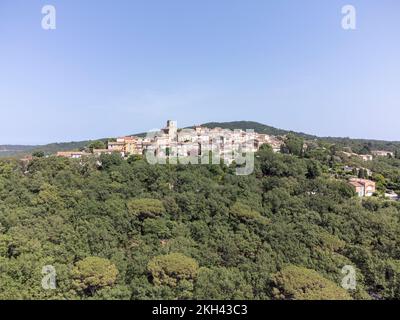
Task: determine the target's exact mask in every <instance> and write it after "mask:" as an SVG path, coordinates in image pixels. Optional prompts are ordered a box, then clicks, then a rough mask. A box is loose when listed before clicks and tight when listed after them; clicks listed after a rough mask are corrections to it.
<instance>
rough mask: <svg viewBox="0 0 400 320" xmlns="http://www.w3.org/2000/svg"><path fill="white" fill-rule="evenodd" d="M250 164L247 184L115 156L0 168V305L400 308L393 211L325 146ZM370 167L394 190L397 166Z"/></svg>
mask: <svg viewBox="0 0 400 320" xmlns="http://www.w3.org/2000/svg"><path fill="white" fill-rule="evenodd" d="M289 151H290V150H289ZM255 159H256V164H255V171H254V173H253V174H252V175H249V176H236V175H235V170H234V168H233V167H227V166H225V165H186V166H182V165H149V164H148V163H147V162H146V161H144V160H143V159H140V158H139V157H137V156H136V157H131V158H129V159H128V160H123V159H121V158H120V157H119V156H118V155H117V154H113V155H102V156H101V158H100V159H99V160H100V162H98V161H97V160H98V159H95V158H86V159H83V160H74V159H65V158H57V157H49V158H35V159H34V160H33V161H31V162H30V163H29V165H27V166H24V165H23V164H21V163H19V162H18V161H16V160H15V161H14V160H9V161H5V160H3V161H0V299H47V298H51V299H205V298H206V299H399V298H400V232H399V231H400V223H399V217H400V206H399V203H398V202H395V201H386V200H384V199H382V198H379V197H378V196H377V197H372V198H370V199H363V200H362V199H360V198H357V197H355V193H354V191H353V189H352V188H351V187H350V186H349V185H348V184H347V183H346V181H345V180H343V179H341V178H340V175H339V174H338V172H339V169H338V168H340V167H341V166H342V165H343V164H344V160H343V159H341V158H340V157H339V156H338V155H337V154H336V151H335V148H333V147H332V148H327V147H324V146H318V147H315V149H309V150H308V151H307V152H305V153H300V154H298V155H295V154H291V153H290V152H288V154H279V153H278V154H275V153H273V152H272V150H271V149H270V148H269V147H266V146H265V147H263V148H262V149H261V150H260V151H259V152H258V153H257V154H256V158H255ZM100 163H101V165H100ZM370 165H371V166H373V167H374V169H375V170H376V172H377V174H380V175H383V174H386V175H387V177H384V178H383V180H382V177H379V178H380V179H381V183H382V186H381V188H384V187H386V185H396V184H398V183H399V182H400V181H399V168H400V160H398V159H380V160H377V161H374V162H373V163H371V164H370ZM46 265H51V266H53V267H54V268H55V271H56V289H48V290H45V289H43V288H42V283H41V282H42V278H43V276H44V275H43V274H42V268H43V267H44V266H46ZM345 265H350V266H353V267H354V268H355V269H356V276H357V289H356V290H350V291H347V290H345V289H343V288H341V281H342V279H343V277H344V275H343V274H342V273H341V270H342V268H343V266H345Z"/></svg>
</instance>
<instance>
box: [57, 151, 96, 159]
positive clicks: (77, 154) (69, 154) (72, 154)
mask: <svg viewBox="0 0 400 320" xmlns="http://www.w3.org/2000/svg"><path fill="white" fill-rule="evenodd" d="M90 155H91V154H90V153H87V152H84V151H59V152H57V157H63V158H71V159H80V158H82V157H85V156H90Z"/></svg>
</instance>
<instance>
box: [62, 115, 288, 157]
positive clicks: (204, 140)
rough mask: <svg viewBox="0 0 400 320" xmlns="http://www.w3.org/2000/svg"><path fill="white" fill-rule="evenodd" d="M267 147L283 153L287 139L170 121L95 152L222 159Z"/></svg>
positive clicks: (78, 154) (71, 153)
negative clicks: (209, 155) (207, 153)
mask: <svg viewBox="0 0 400 320" xmlns="http://www.w3.org/2000/svg"><path fill="white" fill-rule="evenodd" d="M263 144H269V145H270V146H271V147H272V149H273V150H274V151H275V152H279V151H280V149H281V145H282V144H283V138H282V137H277V136H271V135H267V134H259V133H255V132H254V131H250V130H246V131H244V130H241V129H238V130H230V129H223V128H218V127H217V128H207V127H202V126H195V127H194V128H187V129H180V130H179V129H178V127H177V123H176V121H172V120H168V121H167V126H166V127H165V128H163V129H161V130H159V131H154V132H149V133H148V134H147V135H146V136H145V137H139V136H126V137H119V138H117V139H115V141H108V143H107V149H93V154H94V155H100V154H111V153H114V152H118V153H120V154H121V156H123V157H126V156H130V155H144V154H145V152H146V151H147V150H154V152H155V153H156V154H157V155H158V156H167V154H168V155H169V156H170V155H172V154H178V155H181V156H190V155H197V156H201V155H202V154H203V153H204V152H205V151H213V152H217V153H218V154H219V155H220V156H225V155H227V154H231V153H232V152H233V150H234V149H235V148H237V147H238V146H240V148H242V151H251V152H255V151H257V150H258V149H259V148H260V147H261V146H262V145H263ZM88 155H90V153H88V152H84V151H81V152H76V151H68V152H58V153H57V156H59V157H66V158H81V157H84V156H88Z"/></svg>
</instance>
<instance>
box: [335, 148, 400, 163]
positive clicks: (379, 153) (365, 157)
mask: <svg viewBox="0 0 400 320" xmlns="http://www.w3.org/2000/svg"><path fill="white" fill-rule="evenodd" d="M342 154H343V155H345V156H347V157H349V158H351V157H355V158H358V159H361V160H363V161H372V160H373V159H374V157H392V158H393V157H394V153H393V152H391V151H386V150H374V151H371V154H357V153H354V152H345V151H342Z"/></svg>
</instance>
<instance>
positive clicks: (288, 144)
mask: <svg viewBox="0 0 400 320" xmlns="http://www.w3.org/2000/svg"><path fill="white" fill-rule="evenodd" d="M303 145H304V140H303V139H302V138H300V137H299V136H297V135H295V134H292V133H289V134H288V135H287V136H286V138H285V143H284V144H283V145H282V148H281V151H282V153H289V154H293V155H296V156H299V157H300V156H302V155H303Z"/></svg>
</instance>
